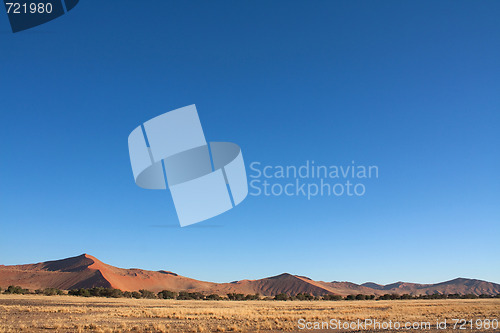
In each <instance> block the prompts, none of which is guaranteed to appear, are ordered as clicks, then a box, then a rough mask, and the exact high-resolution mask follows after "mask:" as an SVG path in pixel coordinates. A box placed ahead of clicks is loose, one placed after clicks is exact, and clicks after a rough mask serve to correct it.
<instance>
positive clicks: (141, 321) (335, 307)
mask: <svg viewBox="0 0 500 333" xmlns="http://www.w3.org/2000/svg"><path fill="white" fill-rule="evenodd" d="M300 319H303V320H304V321H303V323H305V322H310V324H309V325H313V323H314V322H329V321H330V320H331V319H334V320H341V321H342V322H343V321H348V322H351V321H357V320H358V319H360V320H361V321H364V320H365V319H372V320H374V321H375V320H376V321H378V322H384V321H385V322H388V321H392V323H393V324H394V323H395V322H399V323H401V324H402V325H404V323H406V322H411V323H421V322H424V323H425V322H429V323H430V324H431V325H432V328H431V329H430V330H429V329H424V330H422V329H417V330H405V329H400V330H399V332H401V331H413V332H420V331H427V332H452V331H454V332H459V331H461V332H464V330H458V329H455V330H453V325H454V321H453V319H465V320H470V319H472V320H474V321H475V320H476V319H480V320H484V319H488V320H493V319H496V320H497V321H498V320H499V319H500V299H475V300H407V301H406V300H397V301H337V302H336V301H286V302H285V301H178V300H160V299H154V300H147V299H124V298H120V299H108V298H97V297H90V298H84V297H75V296H35V295H0V332H42V331H43V332H45V331H47V332H277V331H286V332H335V331H344V332H345V331H349V332H351V331H358V332H363V331H369V332H374V330H373V329H368V327H365V328H362V329H359V330H358V329H355V330H338V329H322V330H307V329H299V320H300ZM444 319H447V329H446V330H437V329H436V327H435V325H436V321H437V320H439V321H441V322H442V321H443V320H444ZM480 323H483V322H482V321H481V322H480ZM485 323H488V322H484V324H485ZM493 323H494V322H493ZM467 325H469V328H468V329H467V330H465V331H474V332H499V331H500V329H499V328H497V329H494V328H492V327H491V326H490V327H489V328H486V329H485V328H484V326H486V325H484V326H483V327H482V328H481V329H478V327H477V326H475V325H476V322H474V324H473V325H474V329H473V330H471V329H470V324H467ZM456 328H458V327H456ZM376 331H379V330H376ZM382 331H384V332H395V331H397V330H391V329H389V330H382Z"/></svg>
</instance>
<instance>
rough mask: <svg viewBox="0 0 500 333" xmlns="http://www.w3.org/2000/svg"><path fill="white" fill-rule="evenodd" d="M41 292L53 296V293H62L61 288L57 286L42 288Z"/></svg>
mask: <svg viewBox="0 0 500 333" xmlns="http://www.w3.org/2000/svg"><path fill="white" fill-rule="evenodd" d="M43 294H44V295H45V296H54V295H62V294H64V293H63V291H62V290H60V289H57V288H45V289H44V290H43Z"/></svg>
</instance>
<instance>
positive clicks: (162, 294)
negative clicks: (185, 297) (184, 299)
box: [158, 290, 177, 299]
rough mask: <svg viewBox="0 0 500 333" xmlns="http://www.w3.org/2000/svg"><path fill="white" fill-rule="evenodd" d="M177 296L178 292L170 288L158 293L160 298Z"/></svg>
mask: <svg viewBox="0 0 500 333" xmlns="http://www.w3.org/2000/svg"><path fill="white" fill-rule="evenodd" d="M176 297H177V293H176V292H174V291H170V290H162V291H160V292H159V293H158V298H160V299H175V298H176Z"/></svg>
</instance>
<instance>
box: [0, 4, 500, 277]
mask: <svg viewBox="0 0 500 333" xmlns="http://www.w3.org/2000/svg"><path fill="white" fill-rule="evenodd" d="M499 17H500V2H498V1H481V2H473V1H439V2H434V1H414V2H409V1H404V2H401V1H380V2H374V1H286V2H285V1H251V2H250V1H248V2H230V1H210V2H207V1H196V2H193V1H189V2H188V1H177V2H173V1H155V2H153V1H151V2H146V3H142V2H137V1H120V2H119V4H118V3H117V2H114V1H113V2H112V1H108V2H103V1H99V2H95V1H84V0H82V1H81V2H80V4H79V5H78V6H77V7H75V9H73V10H72V11H71V12H69V13H68V14H66V15H64V16H62V17H60V18H58V19H56V20H54V21H52V22H49V23H47V24H45V25H42V26H40V27H37V28H34V29H31V30H28V31H25V32H20V33H16V34H12V33H11V32H10V27H9V24H8V20H7V15H6V14H5V13H2V14H0V38H1V41H2V48H1V52H0V59H1V65H0V73H1V74H0V80H1V81H0V82H1V91H0V96H1V104H0V105H1V106H0V107H1V119H2V124H3V126H2V131H1V134H0V135H1V140H0V142H1V143H0V145H1V146H0V147H1V152H2V157H1V163H0V168H1V169H0V171H1V174H2V182H1V187H0V229H1V232H2V237H1V241H0V264H20V263H32V262H38V261H45V260H49V259H58V258H64V257H69V256H74V255H79V254H81V253H89V254H91V255H94V256H96V257H97V258H99V259H101V260H102V261H104V262H106V263H109V264H112V265H115V266H118V267H139V268H145V269H151V270H159V269H166V270H171V271H174V272H176V273H179V274H181V275H185V276H189V277H192V278H196V279H201V280H207V281H217V282H229V281H233V280H239V279H243V278H249V279H254V278H262V277H266V276H271V275H276V274H280V273H282V272H289V273H293V274H300V275H306V276H309V277H310V278H312V279H316V280H325V281H332V280H349V281H353V282H357V283H363V282H366V281H375V282H378V283H384V284H386V283H390V282H394V281H397V280H403V281H412V282H420V283H429V282H438V281H444V280H448V279H452V278H455V277H459V276H460V277H470V278H478V279H484V280H489V281H493V282H497V283H498V282H500V262H499V254H500V242H499V241H498V240H499V236H498V235H499V232H500V227H499V225H500V205H499V202H500V200H499V199H500V177H499V174H498V170H500V155H499V146H500V130H499V125H500V94H499V91H500V61H499V59H500V43H499V42H498V36H499V35H500V21H499V19H498V18H499ZM189 104H196V105H197V108H198V112H199V115H200V119H201V122H202V125H203V129H204V131H205V135H206V137H207V140H209V141H230V142H234V143H237V144H238V145H240V146H241V148H242V151H243V157H244V159H245V163H246V165H247V168H248V166H249V164H250V163H251V162H253V161H259V162H261V163H263V164H270V165H300V164H303V163H305V161H306V160H314V161H315V163H317V164H326V165H349V164H350V163H351V161H355V162H356V163H357V164H364V165H377V166H378V167H379V178H378V179H375V180H373V179H372V180H369V181H367V192H366V195H365V196H363V197H359V198H358V197H339V198H336V197H321V198H319V197H318V198H314V199H312V200H307V199H305V198H303V197H286V196H282V197H264V196H260V197H248V198H247V199H246V200H245V201H244V202H243V203H242V204H241V205H240V206H238V207H237V208H236V209H232V210H231V211H229V212H227V213H225V214H223V215H220V216H218V217H216V218H213V219H211V220H209V221H206V222H203V223H200V224H198V225H195V226H192V227H188V228H180V227H178V220H177V217H176V214H175V209H174V205H173V202H172V200H171V196H170V194H169V192H168V191H148V190H142V189H140V188H138V187H137V186H136V185H135V184H134V180H133V176H132V171H131V167H130V162H129V156H128V149H127V137H128V135H129V133H130V132H131V131H132V130H133V129H134V128H135V127H137V126H138V125H140V124H141V123H143V122H144V121H146V120H149V119H151V118H153V117H155V116H157V115H159V114H162V113H164V112H166V111H169V110H172V109H175V108H178V107H182V106H186V105H189Z"/></svg>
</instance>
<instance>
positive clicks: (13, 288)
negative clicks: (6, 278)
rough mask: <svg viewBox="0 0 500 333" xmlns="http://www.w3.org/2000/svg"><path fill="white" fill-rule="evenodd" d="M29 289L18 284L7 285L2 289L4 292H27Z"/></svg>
mask: <svg viewBox="0 0 500 333" xmlns="http://www.w3.org/2000/svg"><path fill="white" fill-rule="evenodd" d="M29 293H30V291H29V290H28V289H23V288H21V287H19V286H8V287H7V289H6V290H5V291H4V294H29Z"/></svg>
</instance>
